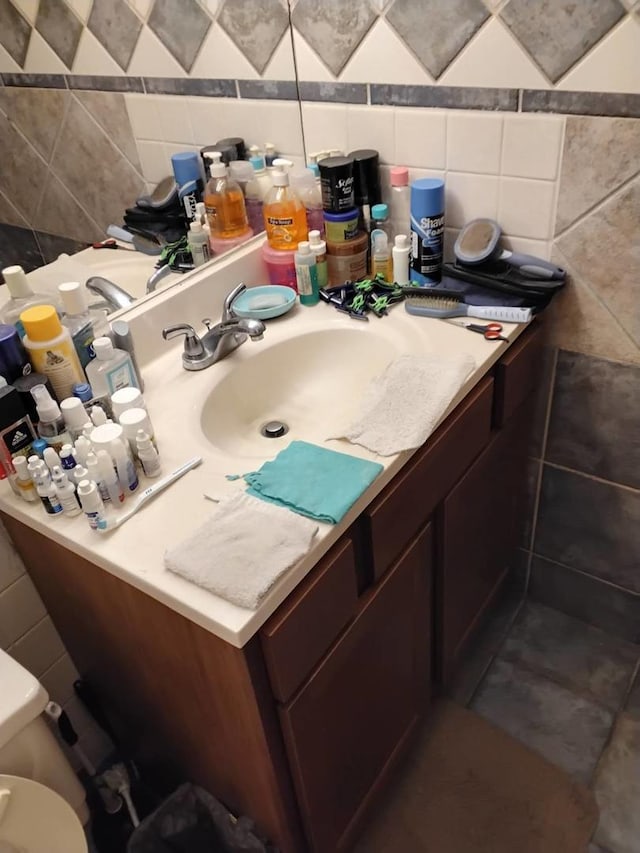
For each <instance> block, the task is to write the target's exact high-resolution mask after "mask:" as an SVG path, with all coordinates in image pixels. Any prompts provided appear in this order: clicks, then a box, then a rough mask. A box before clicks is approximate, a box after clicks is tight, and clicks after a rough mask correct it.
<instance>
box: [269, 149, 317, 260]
mask: <svg viewBox="0 0 640 853" xmlns="http://www.w3.org/2000/svg"><path fill="white" fill-rule="evenodd" d="M271 178H272V181H273V186H272V188H271V189H270V190H269V192H268V193H267V196H266V198H265V200H264V206H263V214H264V227H265V230H266V232H267V240H268V241H269V245H270V246H271V248H272V249H278V250H280V251H285V252H286V251H292V250H295V248H296V247H297V245H298V243H301V242H303V241H304V240H306V239H307V234H308V229H307V215H306V213H305V209H304V205H303V203H302V202H301V201H300V199H299V198H298V196H297V194H296V193H295V192H294V191H293V190H292V189H291V187H290V186H289V175H288V173H287V170H286V167H285V166H283V165H281V164H279V165H277V166H274V167H273V170H272V172H271Z"/></svg>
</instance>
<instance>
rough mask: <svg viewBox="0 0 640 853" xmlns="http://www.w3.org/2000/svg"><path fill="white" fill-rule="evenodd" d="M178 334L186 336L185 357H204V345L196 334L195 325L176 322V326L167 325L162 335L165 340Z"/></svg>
mask: <svg viewBox="0 0 640 853" xmlns="http://www.w3.org/2000/svg"><path fill="white" fill-rule="evenodd" d="M178 335H184V336H185V337H184V352H183V358H187V359H189V358H202V356H203V355H204V346H203V345H202V341H201V340H200V338H199V337H198V335H196V331H195V329H194V328H193V326H190V325H189V324H188V323H176V324H175V325H174V326H166V327H165V328H164V329H163V330H162V337H163V338H164V339H165V341H170V340H171V339H172V338H176V337H177V336H178Z"/></svg>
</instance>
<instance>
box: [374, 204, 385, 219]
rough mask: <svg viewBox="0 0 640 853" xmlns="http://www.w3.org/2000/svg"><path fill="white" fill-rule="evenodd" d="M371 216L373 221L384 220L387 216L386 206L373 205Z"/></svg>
mask: <svg viewBox="0 0 640 853" xmlns="http://www.w3.org/2000/svg"><path fill="white" fill-rule="evenodd" d="M371 216H373V218H374V219H386V218H387V217H388V216H389V208H388V207H387V205H386V204H374V205H373V207H372V208H371Z"/></svg>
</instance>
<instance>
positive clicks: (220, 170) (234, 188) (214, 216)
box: [204, 151, 249, 240]
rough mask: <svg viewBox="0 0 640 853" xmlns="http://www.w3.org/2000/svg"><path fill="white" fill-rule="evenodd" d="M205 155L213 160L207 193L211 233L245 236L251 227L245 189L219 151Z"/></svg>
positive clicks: (231, 236)
mask: <svg viewBox="0 0 640 853" xmlns="http://www.w3.org/2000/svg"><path fill="white" fill-rule="evenodd" d="M204 156H205V157H207V158H208V159H209V160H210V161H211V165H210V166H209V173H210V175H211V177H210V179H209V181H208V183H207V187H206V189H205V192H204V203H205V206H206V210H207V219H208V221H209V229H210V231H211V236H212V237H217V238H219V239H223V240H231V239H234V238H235V237H242V236H243V235H244V234H246V232H247V230H248V229H249V222H248V220H247V211H246V209H245V206H244V195H243V193H242V189H241V188H240V186H239V184H237V183H236V181H234V180H233V179H232V178H230V177H229V176H228V175H227V167H226V166H225V165H224V163H223V162H222V160H221V157H222V155H221V154H220V152H219V151H205V153H204Z"/></svg>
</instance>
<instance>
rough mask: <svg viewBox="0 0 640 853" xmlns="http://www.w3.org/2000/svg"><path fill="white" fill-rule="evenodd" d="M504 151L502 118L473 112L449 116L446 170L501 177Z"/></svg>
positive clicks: (493, 114) (452, 113)
mask: <svg viewBox="0 0 640 853" xmlns="http://www.w3.org/2000/svg"><path fill="white" fill-rule="evenodd" d="M501 150H502V116H501V115H499V114H496V113H485V112H471V111H464V112H458V111H452V112H450V113H449V114H448V115H447V169H453V170H454V171H456V172H475V173H477V174H481V175H498V174H499V173H500V153H501Z"/></svg>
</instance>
